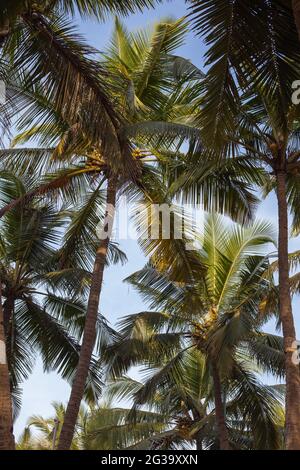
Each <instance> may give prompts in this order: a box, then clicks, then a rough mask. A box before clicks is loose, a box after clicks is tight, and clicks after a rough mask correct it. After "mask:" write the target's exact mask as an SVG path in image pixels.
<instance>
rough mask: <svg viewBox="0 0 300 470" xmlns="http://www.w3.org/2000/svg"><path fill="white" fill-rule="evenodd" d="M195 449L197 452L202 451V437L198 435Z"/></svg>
mask: <svg viewBox="0 0 300 470" xmlns="http://www.w3.org/2000/svg"><path fill="white" fill-rule="evenodd" d="M196 449H197V450H203V447H202V436H201V435H200V434H199V435H196Z"/></svg>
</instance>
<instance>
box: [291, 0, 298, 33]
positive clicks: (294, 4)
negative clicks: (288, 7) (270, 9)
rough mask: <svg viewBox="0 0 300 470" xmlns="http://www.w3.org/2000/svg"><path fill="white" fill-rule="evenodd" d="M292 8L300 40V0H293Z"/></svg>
mask: <svg viewBox="0 0 300 470" xmlns="http://www.w3.org/2000/svg"><path fill="white" fill-rule="evenodd" d="M292 8H293V13H294V19H295V23H296V27H297V31H298V37H299V41H300V0H292Z"/></svg>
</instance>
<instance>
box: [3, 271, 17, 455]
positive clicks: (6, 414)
mask: <svg viewBox="0 0 300 470" xmlns="http://www.w3.org/2000/svg"><path fill="white" fill-rule="evenodd" d="M0 342H1V344H0V347H1V357H0V450H12V449H14V435H13V419H12V401H11V393H10V378H9V370H8V364H7V360H6V340H5V332H4V318H3V308H2V284H1V280H0Z"/></svg>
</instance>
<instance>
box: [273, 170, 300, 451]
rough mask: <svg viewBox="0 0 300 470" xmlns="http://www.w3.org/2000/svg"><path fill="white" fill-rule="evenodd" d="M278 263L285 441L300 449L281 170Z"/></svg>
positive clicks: (298, 378) (298, 377) (299, 389)
mask: <svg viewBox="0 0 300 470" xmlns="http://www.w3.org/2000/svg"><path fill="white" fill-rule="evenodd" d="M276 177H277V199H278V226H279V239H278V264H279V304H280V319H281V322H282V331H283V338H284V350H285V372H286V398H285V413H286V415H285V441H286V449H288V450H295V449H298V450H300V374H299V365H297V364H294V363H293V361H292V355H293V352H294V349H293V346H294V344H293V343H294V341H295V340H296V333H295V326H294V319H293V312H292V302H291V293H290V283H289V259H288V207H287V196H286V173H285V172H284V171H278V172H277V174H276Z"/></svg>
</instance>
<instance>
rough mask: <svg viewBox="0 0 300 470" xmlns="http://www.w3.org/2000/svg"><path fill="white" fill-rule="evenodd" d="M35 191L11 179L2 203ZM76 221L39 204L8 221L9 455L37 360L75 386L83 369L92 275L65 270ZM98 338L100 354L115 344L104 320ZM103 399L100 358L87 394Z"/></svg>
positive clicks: (5, 429) (4, 233)
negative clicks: (64, 251) (64, 249)
mask: <svg viewBox="0 0 300 470" xmlns="http://www.w3.org/2000/svg"><path fill="white" fill-rule="evenodd" d="M28 184H29V181H28V178H24V179H22V178H21V177H20V176H17V175H16V174H15V175H12V174H11V175H10V178H9V175H8V172H7V179H6V182H4V180H2V182H1V188H0V197H1V201H2V202H6V201H7V200H9V199H10V198H12V197H17V196H20V195H22V194H25V193H26V192H27V191H28ZM69 217H71V213H68V215H67V214H66V211H57V209H56V208H55V206H54V205H53V203H52V204H50V203H46V202H45V201H44V202H41V201H37V200H34V201H31V204H25V205H19V206H17V207H16V208H15V209H13V210H12V211H10V212H8V213H7V214H6V215H5V217H4V218H3V219H2V220H1V224H0V246H1V248H0V250H1V262H0V278H1V303H0V308H1V315H2V317H3V322H1V326H2V327H3V331H2V332H1V341H2V344H3V348H2V349H1V353H2V359H3V357H4V358H5V357H6V358H7V361H6V360H4V361H3V363H1V372H2V374H3V378H5V379H6V380H2V381H1V387H2V389H1V390H2V393H1V408H0V412H1V416H2V419H3V421H2V423H1V424H2V431H1V438H2V439H3V442H2V441H1V446H2V447H1V448H3V449H6V448H12V446H13V437H12V434H11V433H12V419H13V413H12V402H11V397H13V398H14V404H15V411H16V409H17V408H18V406H19V405H20V403H19V402H20V398H19V388H18V387H19V384H20V383H21V382H22V381H23V380H24V379H26V378H27V377H28V375H29V374H30V372H31V370H32V368H33V365H34V361H35V357H36V356H37V355H38V354H39V355H41V357H42V359H43V363H44V368H45V370H47V371H49V370H57V371H59V373H60V374H61V375H62V377H63V378H65V379H66V380H69V381H72V380H73V376H74V371H75V369H76V366H77V363H78V358H79V354H80V346H79V341H80V338H81V335H82V332H83V328H84V319H85V310H86V303H85V296H86V291H87V288H88V286H89V282H90V277H91V275H90V272H89V271H88V270H86V269H84V268H83V267H82V268H81V267H80V265H79V263H77V264H76V263H75V262H74V264H73V265H70V266H69V267H68V268H65V269H62V268H59V267H58V263H57V260H58V259H59V251H57V250H58V248H59V241H60V232H61V230H62V228H63V227H64V226H65V225H68V218H69ZM71 225H72V224H71ZM79 248H80V247H79ZM111 254H112V257H113V258H115V259H114V260H115V261H117V260H118V259H120V256H122V254H121V253H119V252H118V251H116V250H114V249H112V252H111ZM97 330H98V332H99V330H102V331H101V335H100V336H99V335H98V347H100V343H101V344H102V345H104V344H106V342H107V341H109V337H110V335H111V334H112V331H111V330H110V328H109V327H108V326H107V325H106V323H105V321H104V319H103V317H101V316H99V319H98V325H97ZM101 347H102V346H101ZM4 353H5V354H4ZM3 354H4V356H3ZM100 391H101V380H100V378H99V371H98V366H97V362H96V360H95V359H94V358H93V360H92V361H91V364H90V366H89V371H88V381H87V386H86V387H85V390H84V392H85V396H86V397H88V398H89V399H90V400H96V399H97V397H98V396H99V394H100ZM16 407H17V408H16ZM7 436H9V437H10V440H8V437H7Z"/></svg>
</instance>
